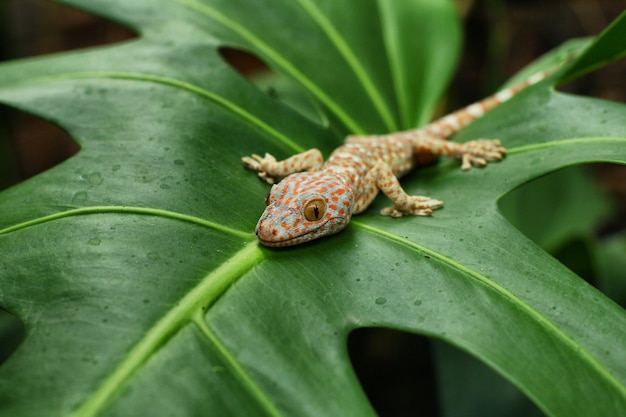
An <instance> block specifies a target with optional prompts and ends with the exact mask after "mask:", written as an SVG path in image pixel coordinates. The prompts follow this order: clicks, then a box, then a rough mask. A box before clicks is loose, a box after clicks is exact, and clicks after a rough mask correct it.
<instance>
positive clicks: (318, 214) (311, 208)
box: [304, 198, 326, 222]
mask: <svg viewBox="0 0 626 417" xmlns="http://www.w3.org/2000/svg"><path fill="white" fill-rule="evenodd" d="M324 213H326V203H325V202H324V200H322V199H321V198H316V199H314V200H311V201H309V202H307V203H306V205H305V206H304V217H305V218H306V219H307V220H308V221H310V222H313V221H316V220H319V219H321V218H322V217H324Z"/></svg>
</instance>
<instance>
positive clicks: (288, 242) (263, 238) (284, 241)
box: [256, 219, 332, 247]
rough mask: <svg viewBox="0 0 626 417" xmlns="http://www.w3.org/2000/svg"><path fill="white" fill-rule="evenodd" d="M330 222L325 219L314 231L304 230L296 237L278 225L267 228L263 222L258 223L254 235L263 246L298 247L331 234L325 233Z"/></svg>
mask: <svg viewBox="0 0 626 417" xmlns="http://www.w3.org/2000/svg"><path fill="white" fill-rule="evenodd" d="M330 220H332V219H327V220H326V221H324V222H323V223H320V224H318V225H316V226H317V227H316V228H315V229H310V230H306V231H305V232H304V233H301V234H298V235H294V234H293V233H292V232H289V231H287V230H285V229H284V228H282V227H281V226H280V225H277V226H274V225H271V226H269V227H268V225H264V224H263V222H261V221H260V222H259V225H258V226H257V228H256V235H257V237H258V238H259V241H260V242H261V244H262V245H263V246H270V247H280V246H293V245H298V244H300V243H304V242H308V241H310V240H313V239H315V238H317V237H321V236H324V235H326V234H331V233H325V231H326V228H327V226H328V224H329V223H332V222H331V221H330Z"/></svg>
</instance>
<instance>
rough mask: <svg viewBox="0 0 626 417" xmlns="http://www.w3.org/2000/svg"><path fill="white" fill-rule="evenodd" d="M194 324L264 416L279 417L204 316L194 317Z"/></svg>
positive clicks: (279, 414) (274, 408) (278, 413)
mask: <svg viewBox="0 0 626 417" xmlns="http://www.w3.org/2000/svg"><path fill="white" fill-rule="evenodd" d="M194 322H195V323H196V325H197V326H198V327H199V328H200V331H201V332H202V334H203V335H204V336H205V337H206V338H207V339H208V340H209V342H210V343H211V344H212V345H213V347H214V348H215V349H216V350H217V352H218V354H219V355H220V356H221V357H222V359H223V360H224V361H225V362H226V364H227V365H228V367H230V369H231V370H232V371H233V373H234V374H235V376H236V378H237V379H238V380H239V382H240V383H241V385H242V386H244V387H245V388H246V389H247V390H248V392H249V393H250V394H252V396H253V397H254V398H255V399H256V400H257V403H258V404H259V405H260V406H261V407H262V408H263V409H264V410H265V412H266V415H269V416H275V417H279V416H281V413H280V412H279V411H278V410H277V409H276V407H275V406H274V404H273V403H272V402H271V401H270V400H269V398H267V396H266V395H265V394H264V393H263V391H261V390H260V389H259V387H258V386H257V385H256V384H255V383H254V381H253V380H252V379H251V378H250V377H249V376H248V374H247V373H246V371H245V370H244V369H243V367H242V366H241V364H240V363H239V362H238V361H237V359H236V358H235V357H234V356H233V355H232V353H231V352H230V351H229V350H228V348H227V347H226V346H224V344H223V343H222V342H221V341H220V340H219V338H218V337H217V336H216V335H215V333H213V331H211V329H210V328H209V326H208V325H207V323H206V321H205V319H204V316H203V315H202V314H201V313H200V312H199V313H198V314H196V316H195V317H194Z"/></svg>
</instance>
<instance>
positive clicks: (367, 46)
mask: <svg viewBox="0 0 626 417" xmlns="http://www.w3.org/2000/svg"><path fill="white" fill-rule="evenodd" d="M64 3H67V4H75V5H77V6H80V7H82V8H85V9H86V10H89V11H92V12H94V13H98V14H100V15H102V16H106V17H109V18H111V19H114V20H116V21H119V22H121V23H123V24H126V25H128V26H130V27H131V28H133V29H135V30H137V31H138V32H139V33H140V34H141V37H140V39H139V40H136V41H131V42H128V43H125V44H123V45H116V46H112V47H104V48H98V49H95V50H90V51H79V52H74V53H69V54H64V55H61V56H55V57H46V58H41V59H32V60H26V61H20V62H13V63H7V64H3V65H2V66H0V101H2V102H3V103H6V104H8V105H11V106H14V107H16V108H19V109H22V110H24V111H27V112H32V113H34V114H37V115H39V116H41V117H44V118H46V119H48V120H50V121H52V122H54V123H55V124H58V125H59V126H61V127H62V128H63V129H65V130H66V131H67V132H69V133H70V134H71V136H72V137H73V138H74V139H75V140H76V141H77V142H78V143H79V144H80V146H81V150H80V152H79V153H78V154H77V155H76V156H75V157H73V158H71V159H70V160H68V161H66V162H65V163H63V164H61V165H59V166H57V167H55V168H53V169H51V170H49V171H47V172H45V173H44V174H41V175H39V176H37V177H35V178H33V179H31V180H29V181H26V182H23V183H21V184H19V185H17V186H15V187H13V188H10V189H8V190H5V191H3V192H2V194H0V212H1V213H2V216H0V223H1V226H2V227H3V229H2V232H1V235H0V249H1V250H2V253H3V257H2V260H1V263H0V305H1V306H2V307H3V308H6V309H7V310H9V311H11V312H12V313H14V314H16V315H17V316H18V317H19V318H20V319H21V320H22V321H23V322H24V324H25V326H26V337H25V340H24V342H23V343H22V345H21V346H20V347H19V349H18V350H17V351H16V352H15V353H14V355H13V356H11V358H10V359H9V360H8V361H7V362H6V363H5V364H3V366H2V368H1V369H0V414H1V415H7V416H8V415H11V416H20V415H36V416H46V415H76V416H91V415H136V414H138V413H144V414H153V415H177V416H178V415H196V414H198V413H201V412H202V413H209V414H216V415H231V414H232V415H261V414H267V415H300V416H301V415H359V416H367V415H374V412H373V410H372V409H371V407H370V406H369V404H368V402H367V399H366V398H365V395H364V394H363V392H362V391H361V389H360V387H359V384H358V381H357V379H356V377H355V375H354V373H353V371H352V368H351V366H350V363H349V360H348V356H347V352H346V339H347V336H348V334H349V332H350V331H351V330H353V329H355V328H360V327H368V326H383V327H390V328H396V329H401V330H406V331H410V332H416V333H420V334H423V335H428V336H431V337H435V338H437V339H440V340H442V341H444V342H447V343H449V344H451V345H454V346H457V347H459V348H461V349H462V350H464V351H466V352H468V353H470V354H472V355H473V356H475V357H476V358H478V359H480V360H481V361H483V362H485V363H486V364H488V365H489V366H490V367H492V368H493V369H494V370H496V371H497V372H498V373H500V374H501V375H503V376H505V377H506V378H507V379H509V380H510V381H511V382H512V383H513V384H514V385H516V386H517V387H519V388H520V389H521V390H522V391H523V392H525V393H526V394H527V395H528V396H529V397H530V398H531V399H532V400H533V401H534V402H535V403H536V404H537V405H538V406H539V407H540V408H541V409H542V410H543V411H544V412H546V413H547V414H549V415H554V416H575V415H580V416H587V415H611V416H613V415H620V414H621V413H624V412H626V388H625V381H626V368H625V364H624V361H623V357H624V347H625V346H626V343H625V342H626V336H625V334H624V332H623V329H624V328H626V326H625V325H626V314H624V310H623V309H621V308H620V307H618V306H617V305H615V304H614V303H613V302H612V301H610V300H609V299H607V298H606V297H605V296H603V295H602V294H601V293H600V292H598V291H597V290H595V289H594V288H593V287H591V286H590V285H588V284H586V283H585V282H584V281H582V280H581V279H580V278H579V277H577V276H576V275H574V274H573V273H571V272H570V271H568V270H567V269H566V268H565V267H563V266H562V265H561V264H560V263H558V262H557V261H555V260H554V259H553V258H552V257H550V256H549V255H547V254H546V253H545V252H544V251H543V250H541V249H540V248H539V247H538V246H536V245H535V244H534V243H532V242H531V241H530V240H529V239H527V238H526V237H524V236H523V235H522V234H521V233H520V232H519V231H518V230H516V229H515V228H514V227H513V226H511V224H510V223H508V222H507V221H506V220H504V219H503V217H502V216H501V215H500V214H499V212H498V210H497V206H496V202H497V200H498V198H500V197H501V196H502V195H504V194H505V193H507V192H509V191H510V190H512V189H514V188H516V187H518V186H520V185H521V184H523V183H525V182H527V181H529V180H531V179H534V178H537V177H539V176H541V175H545V174H547V173H549V172H553V171H555V170H558V169H560V168H562V167H566V166H570V165H574V164H580V163H584V162H589V161H609V162H616V163H624V162H625V161H624V155H626V137H625V136H626V135H625V132H624V130H623V126H622V124H621V123H620V121H621V120H624V117H625V116H626V108H625V107H624V105H623V104H618V103H612V102H607V101H602V100H597V99H589V98H584V97H576V96H571V95H565V94H563V93H559V92H556V91H554V90H552V89H551V86H552V85H554V84H555V83H556V82H557V80H559V79H561V78H564V77H565V76H566V75H567V74H571V71H573V70H571V69H568V68H565V69H564V70H563V71H562V72H561V73H557V74H554V75H553V76H552V77H551V78H550V79H548V80H545V81H544V82H542V83H540V84H538V85H536V86H534V87H533V88H531V89H528V90H527V91H525V92H524V93H522V94H520V95H519V96H517V97H516V98H515V99H514V100H512V101H510V102H508V103H507V104H506V105H503V106H501V107H500V108H498V109H496V110H494V111H493V112H492V113H490V114H489V115H488V116H486V117H485V118H483V119H481V120H479V121H478V122H476V123H474V124H473V125H472V126H470V127H469V128H468V129H465V130H464V131H463V132H462V133H461V134H460V135H459V136H458V140H466V139H470V138H476V137H485V136H489V137H499V138H501V139H502V140H503V142H504V143H505V145H506V146H507V147H508V148H509V151H510V153H509V156H508V157H507V159H506V160H505V161H504V162H502V163H501V164H493V165H492V166H490V167H488V168H487V169H485V170H474V171H472V172H470V173H461V172H460V171H459V169H458V164H455V163H444V164H441V165H439V166H437V167H434V168H430V169H428V170H424V171H423V172H421V173H420V175H419V176H417V175H411V176H409V177H408V178H407V179H406V181H405V182H404V184H405V186H406V189H407V190H408V191H409V192H410V193H416V194H428V195H432V196H434V197H436V198H440V199H442V200H444V201H445V202H446V207H445V209H444V210H441V211H439V212H437V215H436V216H434V217H433V218H415V219H408V218H405V219H401V220H394V219H389V218H383V217H380V216H378V215H377V214H376V211H377V209H378V208H380V207H382V206H383V205H386V204H387V203H386V202H384V201H383V200H382V199H379V200H377V201H376V203H375V204H374V205H373V207H372V209H371V210H369V211H368V212H367V213H366V214H364V215H362V216H360V217H358V218H356V219H355V220H354V222H353V224H352V225H351V226H350V227H349V228H348V229H347V230H346V231H344V232H343V233H341V234H339V235H337V236H334V237H332V238H328V239H323V240H320V241H317V242H313V243H311V244H309V245H305V246H301V247H294V248H290V249H288V250H269V249H266V248H261V247H259V246H258V244H257V242H256V241H255V237H254V235H253V234H252V230H253V228H254V224H255V223H256V220H257V218H258V215H259V214H260V212H261V211H262V209H263V196H264V195H265V194H266V192H267V186H266V185H264V184H262V183H261V182H259V181H258V180H257V179H256V178H255V176H254V175H252V174H250V173H249V172H245V171H244V170H243V169H242V168H241V167H240V162H239V159H240V157H241V156H242V155H245V154H249V153H252V152H257V153H259V152H263V151H269V152H272V153H274V154H275V155H276V156H278V157H286V156H288V155H290V154H291V153H293V152H294V151H297V150H300V149H305V148H308V147H311V146H317V147H320V148H321V149H322V150H324V151H326V152H328V151H329V150H330V149H332V148H333V147H334V146H336V145H337V144H339V143H340V141H341V137H342V136H343V134H344V133H346V132H348V131H350V132H360V131H364V132H382V131H388V130H393V129H396V128H399V127H404V126H408V125H411V124H412V123H414V122H417V121H423V120H424V118H425V117H426V116H427V115H429V114H431V113H432V107H433V105H434V102H435V100H436V98H437V96H438V95H439V94H440V92H441V90H442V89H443V87H444V86H445V84H446V82H447V77H448V75H449V74H450V72H451V70H452V68H453V65H454V61H455V57H454V56H447V55H446V56H445V57H444V56H443V55H441V58H440V59H439V60H433V59H432V56H433V55H436V52H437V51H438V49H437V48H439V47H440V45H441V44H447V45H449V46H448V48H449V50H450V51H455V50H456V48H457V46H456V45H457V42H458V40H457V37H458V32H459V30H458V26H457V25H458V22H456V18H455V17H454V14H453V10H452V7H451V5H450V4H449V2H447V1H439V2H435V3H434V4H436V6H433V5H431V3H432V2H415V3H411V4H410V6H408V5H406V3H407V2H387V1H381V2H378V3H376V2H373V1H372V2H358V3H359V7H356V6H355V4H356V2H348V1H345V2H335V1H330V0H327V1H319V2H312V1H309V0H299V1H287V0H284V1H281V0H274V1H264V2H258V1H244V0H235V1H233V0H229V1H219V0H215V1H209V0H207V1H203V2H201V1H192V0H173V1H165V0H161V1H155V0H152V1H148V0H136V1H133V2H123V1H121V0H118V1H104V0H92V1H84V0H83V1H78V0H73V1H64ZM417 21H422V22H423V21H429V22H432V24H430V25H421V26H420V25H416V26H415V28H413V29H414V30H413V31H409V30H407V27H408V26H410V22H417ZM624 24H625V22H624V18H623V17H622V19H620V20H618V21H617V22H616V23H614V24H613V26H612V27H611V28H610V30H609V31H607V32H606V33H605V34H604V35H603V36H601V37H600V38H599V39H598V40H597V41H595V42H593V43H592V44H591V45H590V47H589V49H588V50H587V51H586V52H585V53H584V54H583V55H582V57H581V59H580V60H579V61H575V62H574V64H573V66H572V67H570V68H581V67H583V68H585V69H592V68H594V66H595V65H596V64H599V63H600V58H597V57H602V60H604V59H605V58H606V57H614V56H617V55H619V54H616V53H615V51H616V49H617V50H622V51H623V50H626V45H624V44H623V43H622V44H619V43H618V41H617V40H615V39H621V38H619V37H617V38H616V37H615V33H621V31H623V27H624ZM407 25H408V26H407ZM277 28H279V29H280V30H278V29H277ZM451 28H452V29H451ZM305 35H306V36H305ZM421 35H423V36H421ZM413 39H420V40H422V39H430V40H431V41H430V42H425V43H423V44H420V43H413V41H412V40H413ZM420 42H421V41H420ZM616 43H617V44H618V46H616ZM620 45H621V46H620ZM224 46H229V47H237V48H243V49H247V50H250V51H251V52H253V53H254V54H255V55H257V56H259V57H261V58H262V59H263V60H264V61H265V62H267V63H268V64H269V65H271V66H272V68H273V69H274V70H275V71H277V72H280V73H282V74H284V75H286V76H288V77H289V78H290V79H291V80H292V81H293V82H294V83H296V84H297V85H299V86H301V87H302V88H304V89H305V90H306V91H307V92H308V94H309V95H310V96H311V97H313V98H314V99H315V100H316V101H317V102H318V103H319V104H320V106H321V107H323V108H324V109H325V111H326V114H327V120H328V126H321V125H318V124H316V123H314V122H312V121H311V120H310V119H308V118H306V117H303V116H301V115H299V114H298V113H296V112H295V111H293V110H292V109H290V108H289V107H287V106H284V105H283V104H282V103H281V102H280V101H277V100H274V99H272V98H271V97H268V96H267V95H265V94H263V93H262V92H260V91H259V90H258V89H257V88H256V87H255V86H253V85H251V84H249V83H248V82H247V81H246V80H244V79H242V78H241V77H240V76H239V75H238V74H236V73H235V72H234V71H233V70H231V69H230V68H229V67H228V66H227V65H226V64H225V63H224V62H223V60H222V58H221V57H220V55H219V53H218V49H219V48H220V47H224ZM409 52H410V53H412V54H414V55H415V57H416V58H415V60H407V59H406V57H405V54H406V53H409ZM411 68H420V70H416V71H411V70H410V69H411ZM568 71H570V72H568ZM433 74H438V75H439V76H438V77H434V76H433ZM401 86H409V88H411V91H412V92H414V91H423V92H424V94H417V93H416V94H413V93H411V94H407V95H404V96H403V95H401V94H400V95H398V94H397V91H401V90H402V88H403V87H401ZM540 214H541V213H539V215H540Z"/></svg>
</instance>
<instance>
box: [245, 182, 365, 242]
mask: <svg viewBox="0 0 626 417" xmlns="http://www.w3.org/2000/svg"><path fill="white" fill-rule="evenodd" d="M353 198H354V195H353V192H352V189H351V188H350V187H349V186H348V185H346V184H345V183H344V181H342V179H341V178H340V177H338V176H337V175H333V174H327V173H322V172H303V173H297V174H291V175H289V176H287V177H285V178H284V179H283V180H282V181H281V182H279V183H278V184H274V185H273V186H272V189H271V190H270V193H269V194H268V196H267V198H266V203H267V207H266V209H265V211H264V212H263V215H262V216H261V218H260V219H259V222H258V223H257V226H256V235H257V237H258V238H259V240H260V241H261V243H262V244H263V245H265V246H292V245H297V244H300V243H304V242H308V241H310V240H313V239H317V238H319V237H323V236H328V235H331V234H333V233H337V232H339V231H341V230H343V228H345V227H346V225H347V224H348V222H349V221H350V217H351V215H352V213H351V205H352V200H353Z"/></svg>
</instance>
